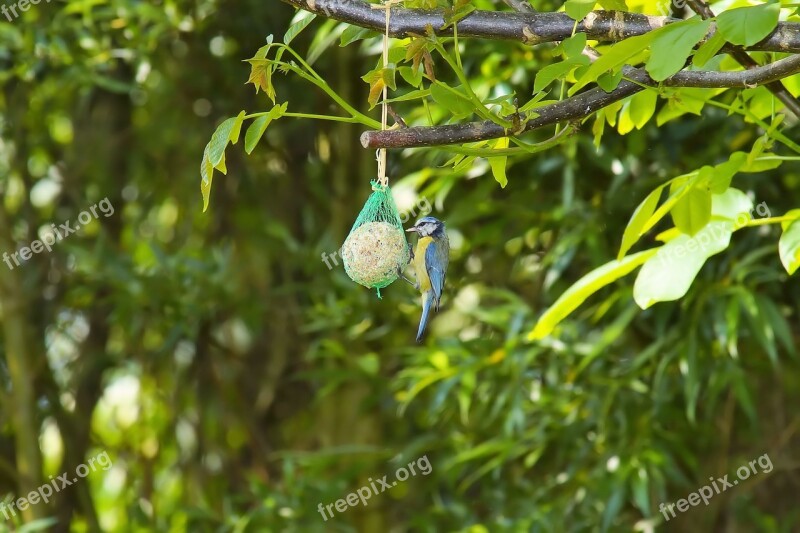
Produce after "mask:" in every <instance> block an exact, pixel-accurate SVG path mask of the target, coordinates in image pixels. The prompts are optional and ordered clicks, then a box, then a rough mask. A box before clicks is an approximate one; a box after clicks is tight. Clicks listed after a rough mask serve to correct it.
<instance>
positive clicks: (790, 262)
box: [778, 220, 800, 276]
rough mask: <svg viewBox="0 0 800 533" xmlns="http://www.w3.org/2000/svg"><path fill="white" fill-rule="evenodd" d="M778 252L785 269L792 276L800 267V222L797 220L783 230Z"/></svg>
mask: <svg viewBox="0 0 800 533" xmlns="http://www.w3.org/2000/svg"><path fill="white" fill-rule="evenodd" d="M778 252H779V254H780V256H781V263H783V268H785V269H786V272H788V273H789V275H790V276H791V275H792V274H794V273H795V271H796V270H797V267H800V221H797V220H795V221H794V222H792V223H791V224H789V226H788V227H787V228H786V229H785V230H783V233H782V234H781V238H780V240H779V241H778Z"/></svg>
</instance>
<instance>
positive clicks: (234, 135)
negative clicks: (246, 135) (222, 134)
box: [229, 111, 245, 144]
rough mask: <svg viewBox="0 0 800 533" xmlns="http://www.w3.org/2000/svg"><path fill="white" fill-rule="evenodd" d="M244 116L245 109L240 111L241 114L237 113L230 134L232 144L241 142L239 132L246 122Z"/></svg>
mask: <svg viewBox="0 0 800 533" xmlns="http://www.w3.org/2000/svg"><path fill="white" fill-rule="evenodd" d="M244 116H245V112H244V111H239V114H238V115H236V119H235V120H234V122H233V127H232V128H231V134H230V136H229V139H230V140H231V144H236V143H237V142H239V134H240V133H241V131H242V122H244Z"/></svg>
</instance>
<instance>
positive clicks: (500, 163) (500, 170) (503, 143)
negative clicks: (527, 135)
mask: <svg viewBox="0 0 800 533" xmlns="http://www.w3.org/2000/svg"><path fill="white" fill-rule="evenodd" d="M494 147H495V149H497V150H500V149H503V148H508V137H501V138H499V139H497V142H496V143H495V144H494ZM488 159H489V165H490V166H491V167H492V175H494V179H495V180H497V183H499V184H500V187H502V188H504V189H505V187H506V185H508V178H507V177H506V163H507V162H508V156H498V157H490V158H488Z"/></svg>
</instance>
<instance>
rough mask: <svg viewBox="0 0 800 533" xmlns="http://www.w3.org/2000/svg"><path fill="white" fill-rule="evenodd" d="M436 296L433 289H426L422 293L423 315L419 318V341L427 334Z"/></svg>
mask: <svg viewBox="0 0 800 533" xmlns="http://www.w3.org/2000/svg"><path fill="white" fill-rule="evenodd" d="M434 299H435V296H434V294H433V291H425V292H424V293H422V316H421V317H420V319H419V329H418V330H417V342H421V341H422V336H423V335H424V334H425V326H427V325H428V318H429V315H430V312H431V307H432V306H433V300H434Z"/></svg>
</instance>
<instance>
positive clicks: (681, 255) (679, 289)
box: [633, 220, 733, 309]
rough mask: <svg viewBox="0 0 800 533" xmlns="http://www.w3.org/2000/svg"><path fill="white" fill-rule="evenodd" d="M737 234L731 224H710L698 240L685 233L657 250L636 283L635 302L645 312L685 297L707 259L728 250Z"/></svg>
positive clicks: (697, 237) (698, 234)
mask: <svg viewBox="0 0 800 533" xmlns="http://www.w3.org/2000/svg"><path fill="white" fill-rule="evenodd" d="M731 233H733V223H732V222H730V221H727V220H726V221H720V222H717V221H714V222H710V223H709V224H707V225H706V226H705V227H704V228H703V229H702V230H700V231H699V232H697V234H696V235H695V236H694V237H690V236H689V235H685V234H681V235H679V236H677V237H675V238H674V239H672V240H671V241H669V242H668V243H666V244H665V245H664V246H662V247H660V248H657V251H656V253H655V255H654V256H653V257H652V258H651V259H649V260H648V261H647V262H646V263H645V264H644V266H643V267H642V270H640V271H639V275H638V276H637V277H636V282H635V283H634V284H633V299H634V300H635V301H636V303H637V305H639V307H641V308H642V309H647V308H648V307H650V306H651V305H653V304H654V303H656V302H667V301H673V300H678V299H679V298H682V297H683V296H684V295H685V294H686V292H687V291H688V290H689V287H690V286H691V285H692V282H693V281H694V278H695V277H696V276H697V273H698V272H700V269H701V268H702V266H703V264H704V263H705V262H706V259H708V258H709V257H711V256H712V255H714V254H717V253H719V252H721V251H722V250H724V249H725V248H727V247H728V244H729V243H730V239H731Z"/></svg>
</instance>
